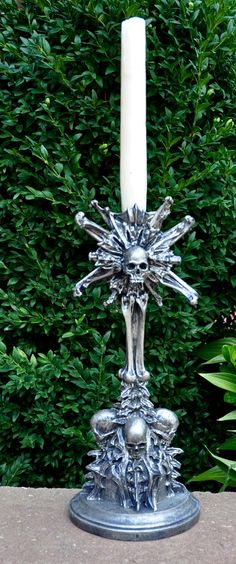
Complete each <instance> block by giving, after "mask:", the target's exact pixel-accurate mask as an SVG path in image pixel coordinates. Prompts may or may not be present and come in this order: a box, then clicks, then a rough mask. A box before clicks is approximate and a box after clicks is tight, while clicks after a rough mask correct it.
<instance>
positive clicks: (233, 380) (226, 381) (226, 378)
mask: <svg viewBox="0 0 236 564" xmlns="http://www.w3.org/2000/svg"><path fill="white" fill-rule="evenodd" d="M199 374H200V376H202V377H203V378H205V380H208V382H211V384H214V385H215V386H217V387H218V388H223V390H228V391H229V392H234V393H236V376H235V374H232V373H231V372H220V373H219V374H218V373H217V372H213V373H212V374H204V373H199Z"/></svg>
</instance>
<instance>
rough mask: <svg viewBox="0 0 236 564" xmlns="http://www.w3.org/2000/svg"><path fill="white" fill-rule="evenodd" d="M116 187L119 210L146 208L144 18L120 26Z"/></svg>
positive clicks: (134, 19) (128, 21)
mask: <svg viewBox="0 0 236 564" xmlns="http://www.w3.org/2000/svg"><path fill="white" fill-rule="evenodd" d="M120 189H121V207H122V211H124V210H126V209H127V208H130V207H132V206H133V205H134V204H137V206H138V207H139V208H140V209H141V210H146V200H147V140H146V34H145V20H143V19H142V18H130V19H128V20H125V21H124V22H123V23H122V28H121V125H120Z"/></svg>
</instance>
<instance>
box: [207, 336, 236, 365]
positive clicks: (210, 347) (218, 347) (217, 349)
mask: <svg viewBox="0 0 236 564" xmlns="http://www.w3.org/2000/svg"><path fill="white" fill-rule="evenodd" d="M224 345H236V338H235V337H224V338H223V339H218V340H217V341H213V342H212V343H209V344H207V345H204V346H203V347H201V348H200V349H199V351H198V354H199V356H200V357H201V358H203V359H204V360H210V359H211V358H213V357H216V356H218V355H220V354H221V353H222V347H223V346H224Z"/></svg>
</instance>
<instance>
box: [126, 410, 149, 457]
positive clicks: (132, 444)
mask: <svg viewBox="0 0 236 564" xmlns="http://www.w3.org/2000/svg"><path fill="white" fill-rule="evenodd" d="M147 431H148V426H147V424H146V423H145V421H144V420H143V419H141V417H130V419H128V421H127V423H126V424H125V444H126V447H127V449H128V452H129V454H130V456H131V457H132V458H136V459H137V458H141V457H142V456H144V454H145V453H146V450H147Z"/></svg>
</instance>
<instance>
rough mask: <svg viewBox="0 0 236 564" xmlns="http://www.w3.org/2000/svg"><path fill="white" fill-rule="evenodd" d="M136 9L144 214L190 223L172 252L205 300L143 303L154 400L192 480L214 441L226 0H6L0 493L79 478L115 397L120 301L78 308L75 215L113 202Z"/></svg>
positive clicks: (225, 211) (230, 250)
mask: <svg viewBox="0 0 236 564" xmlns="http://www.w3.org/2000/svg"><path fill="white" fill-rule="evenodd" d="M134 15H138V16H142V17H144V18H145V19H146V20H147V47H148V51H147V108H148V120H147V126H148V174H149V179H148V186H149V188H148V209H150V210H153V209H156V208H157V207H158V206H159V205H160V203H162V201H163V198H164V197H165V196H166V195H171V196H172V197H173V198H174V200H175V206H174V209H173V213H172V216H171V218H170V219H169V220H168V221H167V222H166V225H165V228H169V227H171V226H172V225H174V224H176V223H177V222H178V221H179V220H180V219H181V218H182V217H183V216H184V215H186V214H191V215H193V216H194V217H195V219H196V222H197V223H196V230H195V231H194V232H193V233H192V234H190V235H188V236H186V237H185V240H184V241H182V243H181V244H180V245H179V246H176V247H177V248H175V250H176V251H177V252H178V251H179V252H180V254H181V255H182V259H183V263H182V266H181V268H180V267H179V268H176V272H178V271H179V274H180V275H181V276H182V277H184V278H186V280H187V281H188V282H189V283H190V284H191V285H193V286H194V287H195V288H196V289H197V290H198V291H199V293H200V301H199V307H198V308H197V309H196V310H193V309H192V308H191V307H190V306H189V305H188V304H187V303H186V301H185V300H184V298H182V297H181V296H178V295H175V294H174V293H173V292H171V291H168V290H166V291H165V292H164V306H163V308H162V309H160V308H158V306H157V305H156V304H155V303H154V302H153V301H150V305H149V309H148V318H147V331H146V333H147V338H146V366H147V368H148V369H149V370H151V372H152V380H151V384H150V391H151V394H152V399H153V401H154V402H155V403H156V404H158V405H161V406H166V407H169V408H171V409H173V410H175V411H177V413H178V415H179V416H180V419H181V426H180V431H179V434H178V439H177V442H178V445H179V446H183V447H184V449H185V455H184V458H183V476H184V477H185V479H186V478H188V477H189V476H191V475H192V474H193V473H196V471H200V470H201V469H203V468H204V466H206V462H207V454H206V453H205V451H204V444H209V445H210V446H211V447H212V445H213V444H214V441H215V440H216V438H217V430H216V428H215V419H216V416H217V415H218V413H219V408H218V405H217V397H216V396H214V397H213V396H212V394H213V391H212V389H211V387H210V386H208V385H207V383H204V382H201V381H199V379H198V376H197V370H196V351H197V348H198V347H199V345H200V343H201V342H204V341H205V340H207V339H208V338H209V337H211V338H213V337H216V336H217V334H216V333H217V331H216V327H217V325H216V324H215V323H214V321H215V319H216V318H217V317H218V316H219V314H220V313H221V312H224V314H226V315H227V314H228V313H229V312H230V310H231V309H232V307H233V306H234V297H233V296H234V295H235V285H236V276H235V271H234V266H233V264H234V256H235V232H233V231H234V227H235V211H234V207H233V203H234V198H235V176H236V175H235V173H236V164H235V160H234V159H235V124H234V121H233V119H234V117H235V109H236V96H235V84H236V63H235V53H236V32H235V27H234V26H235V18H236V9H235V1H234V0H219V2H218V3H216V2H214V1H213V0H193V1H192V2H186V1H185V0H179V1H178V0H156V1H155V2H154V1H152V0H143V1H142V2H134V1H132V2H130V1H128V0H121V1H120V0H119V1H115V0H114V1H113V2H108V0H101V1H100V2H99V1H97V2H96V1H90V2H89V1H87V0H86V1H85V0H57V1H56V2H55V1H50V0H28V1H27V0H25V2H24V5H23V7H22V9H21V10H18V9H17V6H16V3H15V1H14V0H5V2H4V9H3V7H2V12H1V15H0V48H1V56H2V59H1V62H0V69H1V78H0V80H1V88H0V110H1V127H0V139H1V152H0V181H1V194H2V198H1V210H2V241H3V246H2V261H1V272H2V275H1V278H2V287H1V288H2V289H1V319H0V323H1V327H2V341H3V342H2V345H1V365H0V366H1V399H0V402H1V404H0V428H1V432H0V453H1V454H0V466H1V472H2V482H1V483H2V484H10V485H17V484H19V485H31V486H40V485H44V486H47V485H52V486H74V485H76V484H79V483H80V481H81V479H82V473H83V469H84V466H85V464H86V462H87V461H88V459H87V451H88V450H89V448H90V447H91V446H92V444H93V439H92V435H91V433H90V431H88V429H89V419H90V417H91V415H92V414H93V413H94V412H95V411H96V410H98V409H99V408H100V407H106V406H108V405H110V404H111V402H112V401H114V399H115V398H116V397H117V396H118V392H119V382H118V379H117V372H118V369H119V368H120V367H121V366H122V365H123V363H124V349H125V339H124V322H123V320H122V316H121V313H120V309H119V307H118V306H113V307H112V308H111V309H110V310H108V311H107V310H104V307H103V305H102V301H103V299H104V298H105V296H106V295H108V287H107V286H106V285H104V286H103V287H102V288H100V287H96V288H95V287H94V288H91V289H89V290H88V291H87V292H86V293H85V294H84V296H83V297H82V298H81V299H80V300H75V299H73V298H72V287H73V286H74V284H75V283H76V282H77V281H78V280H79V279H80V278H81V277H82V276H84V275H85V274H86V273H87V272H88V271H89V268H92V267H91V266H89V264H88V262H87V255H88V252H89V251H91V250H93V242H92V241H91V240H89V237H87V236H86V234H85V233H83V232H78V231H77V229H76V227H75V223H74V216H75V213H76V212H77V211H79V210H82V211H86V212H87V210H88V208H89V202H90V200H91V199H92V198H94V197H96V199H98V200H99V202H100V203H101V204H105V205H109V206H110V207H111V208H112V209H113V210H116V211H118V210H119V209H120V194H119V111H120V108H119V105H120V24H121V21H122V20H123V19H125V18H126V17H130V16H134ZM89 213H91V218H93V219H94V220H95V221H99V218H98V217H97V216H96V215H95V212H94V211H91V212H89ZM101 297H102V299H101ZM218 439H219V437H218ZM212 448H213V447H212Z"/></svg>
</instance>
